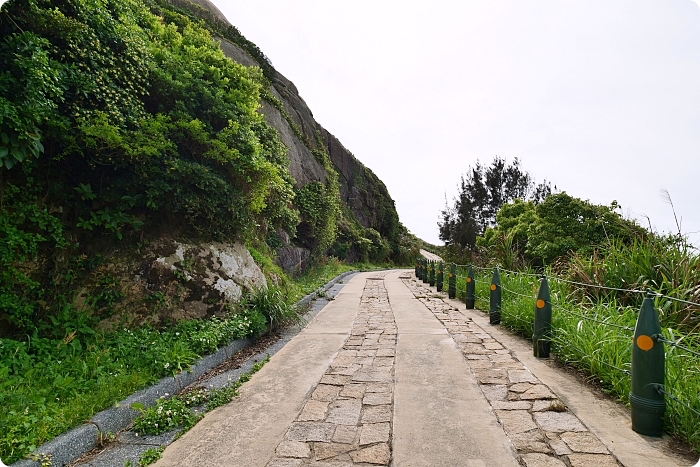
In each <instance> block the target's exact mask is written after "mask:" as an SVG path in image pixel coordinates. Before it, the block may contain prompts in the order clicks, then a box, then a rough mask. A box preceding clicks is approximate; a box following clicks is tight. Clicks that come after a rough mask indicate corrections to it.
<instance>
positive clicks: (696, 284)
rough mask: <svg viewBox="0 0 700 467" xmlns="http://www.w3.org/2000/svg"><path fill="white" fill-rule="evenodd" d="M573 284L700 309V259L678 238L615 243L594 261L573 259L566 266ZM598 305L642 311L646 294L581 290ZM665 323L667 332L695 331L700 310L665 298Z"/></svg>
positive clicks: (662, 306) (662, 309) (662, 312)
mask: <svg viewBox="0 0 700 467" xmlns="http://www.w3.org/2000/svg"><path fill="white" fill-rule="evenodd" d="M566 272H567V275H569V276H570V278H571V279H573V280H575V281H578V282H583V283H586V284H594V285H599V286H606V287H615V288H620V289H637V290H640V289H641V290H647V289H650V290H652V291H654V292H657V293H659V294H663V295H667V296H670V297H675V298H679V299H681V300H686V301H690V302H696V303H700V256H699V255H698V254H697V252H696V251H695V250H694V248H693V247H692V246H691V245H689V244H688V243H687V242H685V241H684V240H683V239H682V238H678V236H668V237H650V238H648V239H645V240H635V241H634V242H632V243H631V244H629V245H626V244H624V243H622V242H619V241H612V242H611V243H610V244H608V245H607V246H605V247H603V248H601V249H599V251H597V252H596V253H595V254H593V255H592V256H590V257H586V256H582V255H573V256H572V257H571V259H570V261H569V262H568V264H567V266H566ZM579 290H580V293H581V294H582V296H584V297H586V298H587V299H589V300H591V301H593V302H597V301H598V300H601V299H605V300H610V299H612V298H615V299H617V300H619V301H620V302H622V303H623V304H625V305H630V306H637V307H638V306H641V302H642V299H643V297H644V296H643V294H636V293H626V292H620V291H609V290H605V289H598V288H590V287H589V288H581V289H579ZM657 307H658V309H659V312H660V314H659V318H660V319H661V322H662V324H663V325H664V326H674V327H675V326H681V327H683V328H685V329H686V330H689V331H690V330H693V329H696V328H698V326H700V307H698V306H692V305H688V304H684V303H681V302H678V301H673V300H670V299H668V298H664V297H660V298H659V299H658V300H657Z"/></svg>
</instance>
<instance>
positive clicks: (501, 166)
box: [438, 157, 552, 249]
mask: <svg viewBox="0 0 700 467" xmlns="http://www.w3.org/2000/svg"><path fill="white" fill-rule="evenodd" d="M551 192H552V187H551V183H549V182H547V181H544V182H542V183H540V184H536V183H535V182H534V181H533V179H532V176H531V175H530V174H529V173H528V172H526V171H524V170H523V169H522V168H521V166H520V160H519V159H518V158H515V159H514V160H513V161H512V162H511V163H510V164H508V163H507V162H506V161H505V160H504V159H502V158H500V157H496V158H495V159H494V160H493V162H492V163H491V165H490V166H488V167H486V166H484V165H482V164H481V163H480V162H478V161H477V163H476V164H475V166H474V167H470V168H469V170H468V171H467V174H466V175H463V176H462V179H461V183H460V186H459V193H458V195H457V196H456V197H455V198H454V200H453V205H452V206H450V205H448V204H447V202H446V203H445V209H444V210H443V211H442V212H441V218H442V220H441V222H438V227H439V228H440V240H442V241H444V242H445V243H446V244H448V245H458V246H461V247H463V248H470V249H473V248H474V247H475V246H476V239H477V237H478V236H480V235H483V233H484V232H485V230H486V229H487V228H488V227H493V226H494V225H495V223H496V214H497V213H498V211H499V209H501V206H503V205H504V204H506V203H508V202H511V201H513V200H516V199H522V200H530V201H532V202H533V203H539V202H540V201H542V200H543V199H544V198H545V197H546V196H547V195H549V194H550V193H551Z"/></svg>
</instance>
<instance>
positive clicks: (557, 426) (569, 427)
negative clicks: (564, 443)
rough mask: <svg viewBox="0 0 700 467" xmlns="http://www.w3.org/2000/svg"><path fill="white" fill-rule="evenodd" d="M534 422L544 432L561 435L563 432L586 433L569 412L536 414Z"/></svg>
mask: <svg viewBox="0 0 700 467" xmlns="http://www.w3.org/2000/svg"><path fill="white" fill-rule="evenodd" d="M534 415H535V421H536V422H537V423H538V424H539V425H540V427H541V428H542V429H543V430H545V431H553V432H555V433H563V432H565V431H588V430H586V427H585V426H583V425H582V424H581V422H580V421H579V419H578V418H576V417H575V416H574V415H572V414H570V413H569V412H537V413H535V414H534Z"/></svg>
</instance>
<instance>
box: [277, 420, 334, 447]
mask: <svg viewBox="0 0 700 467" xmlns="http://www.w3.org/2000/svg"><path fill="white" fill-rule="evenodd" d="M334 431H335V425H334V424H332V423H324V422H294V423H292V426H291V427H289V431H287V435H286V436H285V438H286V439H287V440H289V441H305V442H308V441H320V442H322V443H329V442H330V441H331V438H332V437H333V432H334Z"/></svg>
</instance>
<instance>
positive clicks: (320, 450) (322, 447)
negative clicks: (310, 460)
mask: <svg viewBox="0 0 700 467" xmlns="http://www.w3.org/2000/svg"><path fill="white" fill-rule="evenodd" d="M353 449H354V447H353V445H352V444H339V443H314V457H315V458H316V460H324V459H329V458H331V457H335V456H338V455H340V454H345V453H346V452H350V451H352V450H353Z"/></svg>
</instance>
